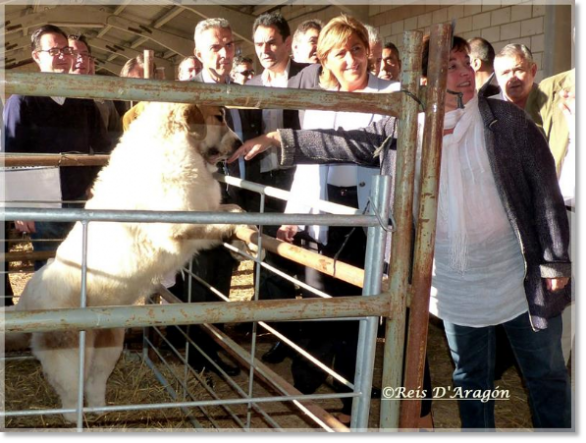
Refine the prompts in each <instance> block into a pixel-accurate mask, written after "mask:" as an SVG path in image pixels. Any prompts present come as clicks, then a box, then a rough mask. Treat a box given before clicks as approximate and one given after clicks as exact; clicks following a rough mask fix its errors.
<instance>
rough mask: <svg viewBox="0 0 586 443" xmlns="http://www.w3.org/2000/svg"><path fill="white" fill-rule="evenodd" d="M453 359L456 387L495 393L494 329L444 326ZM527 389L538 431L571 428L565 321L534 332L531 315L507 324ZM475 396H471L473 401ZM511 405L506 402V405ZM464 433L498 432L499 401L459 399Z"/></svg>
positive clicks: (554, 320) (534, 422) (555, 321)
mask: <svg viewBox="0 0 586 443" xmlns="http://www.w3.org/2000/svg"><path fill="white" fill-rule="evenodd" d="M444 326H445V333H446V337H447V339H448V345H449V347H450V352H451V354H452V359H453V360H454V365H455V369H454V374H453V380H454V388H458V387H460V388H462V390H472V391H473V392H474V391H475V392H493V389H494V364H495V351H496V346H495V327H494V326H487V327H482V328H471V327H468V326H459V325H455V324H453V323H449V322H447V321H444ZM503 326H504V329H505V331H506V333H507V337H508V339H509V342H510V343H511V348H512V349H513V353H514V355H515V358H516V360H517V362H518V363H519V367H520V369H521V373H522V376H523V379H524V381H525V384H526V387H527V390H528V392H529V406H530V408H531V415H532V421H533V427H534V428H536V429H537V428H570V427H571V391H570V380H569V377H568V371H567V369H566V366H565V364H564V358H563V355H562V348H561V334H562V319H561V316H557V317H555V318H552V319H550V320H549V327H548V328H547V329H545V330H541V331H539V332H535V331H533V329H532V328H531V324H530V322H529V315H528V313H524V314H521V315H520V316H518V317H517V318H514V319H513V320H510V321H508V322H505V323H503ZM469 397H472V396H469ZM504 401H506V400H504ZM458 403H459V407H460V419H461V421H462V428H477V429H478V428H484V429H494V428H495V420H494V405H495V403H494V400H490V401H488V402H482V401H480V400H458Z"/></svg>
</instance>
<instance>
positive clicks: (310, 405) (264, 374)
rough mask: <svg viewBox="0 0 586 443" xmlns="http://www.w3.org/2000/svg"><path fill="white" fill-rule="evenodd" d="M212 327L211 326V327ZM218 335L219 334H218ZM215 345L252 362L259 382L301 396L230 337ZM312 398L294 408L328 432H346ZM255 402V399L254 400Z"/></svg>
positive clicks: (290, 394)
mask: <svg viewBox="0 0 586 443" xmlns="http://www.w3.org/2000/svg"><path fill="white" fill-rule="evenodd" d="M212 327H213V326H212ZM218 333H219V332H218ZM217 343H218V344H219V345H220V346H222V348H224V350H226V351H228V352H230V354H231V355H232V356H233V357H234V358H235V359H236V360H238V361H239V363H240V364H242V365H248V364H251V363H250V362H251V361H252V362H254V364H253V367H254V370H255V375H256V377H258V378H259V379H260V380H261V381H263V382H265V383H269V384H270V385H271V386H273V387H274V388H275V389H276V390H277V391H279V392H281V393H282V394H284V395H288V396H299V395H302V394H301V392H300V391H298V390H297V389H295V388H294V387H293V386H291V384H289V383H288V382H287V381H286V380H285V379H283V378H282V377H281V376H280V375H278V374H277V373H276V372H274V371H273V370H272V369H270V368H269V367H268V366H266V365H265V364H264V363H262V362H261V361H259V360H258V359H256V358H254V357H253V356H252V354H250V353H249V352H248V351H246V350H245V349H243V348H242V347H241V346H239V345H238V344H237V343H236V342H235V341H234V340H232V339H231V338H230V337H228V336H226V335H225V334H224V335H223V337H222V340H221V341H217ZM251 358H252V359H251ZM332 395H334V396H333V397H331V398H342V397H351V396H354V395H356V394H353V393H349V394H339V393H338V394H332ZM312 398H315V397H307V398H303V400H294V401H293V403H294V404H295V406H296V407H298V408H299V409H300V410H301V411H302V412H303V413H305V414H307V415H308V416H309V417H310V418H311V419H312V420H313V421H315V423H317V424H318V425H319V426H321V427H322V428H323V429H325V430H326V431H328V432H334V431H337V432H348V428H347V427H346V426H344V425H343V424H342V423H340V422H339V421H338V420H337V419H336V418H335V417H334V416H332V415H331V414H329V413H328V412H327V411H325V410H324V409H323V408H321V407H320V406H318V405H317V404H316V403H314V402H312V401H310V400H311V399H312ZM255 401H256V399H255Z"/></svg>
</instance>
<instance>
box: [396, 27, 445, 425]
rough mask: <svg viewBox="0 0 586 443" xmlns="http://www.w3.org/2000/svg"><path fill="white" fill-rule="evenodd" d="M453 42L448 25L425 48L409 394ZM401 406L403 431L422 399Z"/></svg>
mask: <svg viewBox="0 0 586 443" xmlns="http://www.w3.org/2000/svg"><path fill="white" fill-rule="evenodd" d="M451 44H452V27H451V25H436V26H434V28H433V30H432V34H431V40H430V45H429V48H430V54H429V69H428V71H429V76H428V90H427V103H433V104H434V106H428V109H427V110H426V113H425V133H424V138H423V147H424V150H423V157H422V160H421V191H420V199H419V211H418V217H417V234H416V238H415V253H414V254H415V259H414V268H413V296H412V299H411V304H410V306H411V310H410V313H409V336H408V338H407V355H406V358H405V380H404V387H405V389H406V390H407V392H409V390H414V389H417V388H418V387H419V386H423V369H424V365H425V349H426V345H427V329H428V324H429V294H430V289H431V273H432V265H433V253H434V246H435V228H436V218H437V201H438V191H439V177H440V161H441V153H442V140H443V130H444V114H445V110H444V98H445V91H446V88H447V64H448V60H449V57H450V49H451ZM402 403H403V404H402V410H401V422H400V423H401V427H402V428H415V427H417V422H418V420H419V415H420V411H421V401H406V402H402Z"/></svg>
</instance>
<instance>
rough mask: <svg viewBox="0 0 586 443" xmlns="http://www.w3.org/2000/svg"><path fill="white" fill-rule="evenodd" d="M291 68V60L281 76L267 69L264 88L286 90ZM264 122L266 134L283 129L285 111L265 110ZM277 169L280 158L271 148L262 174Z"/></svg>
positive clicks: (262, 162) (263, 75) (274, 149)
mask: <svg viewBox="0 0 586 443" xmlns="http://www.w3.org/2000/svg"><path fill="white" fill-rule="evenodd" d="M290 68H291V60H289V61H288V62H287V66H286V67H285V70H284V71H283V72H282V73H281V74H278V75H275V74H274V73H272V72H271V71H269V70H268V69H265V70H264V71H263V73H262V75H261V79H262V84H263V86H265V87H267V88H286V87H287V81H288V80H289V70H290ZM262 121H263V126H264V132H265V134H266V133H267V132H272V131H276V130H277V129H281V128H283V126H284V123H283V110H282V109H263V111H262ZM275 169H279V156H278V154H277V149H276V148H271V149H270V150H269V151H267V153H266V154H265V156H264V157H263V158H262V159H261V161H260V172H269V171H272V170H275Z"/></svg>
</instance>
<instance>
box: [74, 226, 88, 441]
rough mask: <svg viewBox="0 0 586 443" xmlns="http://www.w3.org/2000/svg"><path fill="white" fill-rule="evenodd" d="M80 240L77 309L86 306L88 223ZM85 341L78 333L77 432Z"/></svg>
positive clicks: (80, 424)
mask: <svg viewBox="0 0 586 443" xmlns="http://www.w3.org/2000/svg"><path fill="white" fill-rule="evenodd" d="M81 226H82V238H81V292H80V295H79V296H80V301H79V307H80V308H82V309H83V308H85V307H86V306H87V237H88V222H83V223H82V224H81ZM85 341H86V332H85V331H79V361H78V371H79V372H78V375H77V376H78V379H77V432H82V431H83V395H84V391H85Z"/></svg>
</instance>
